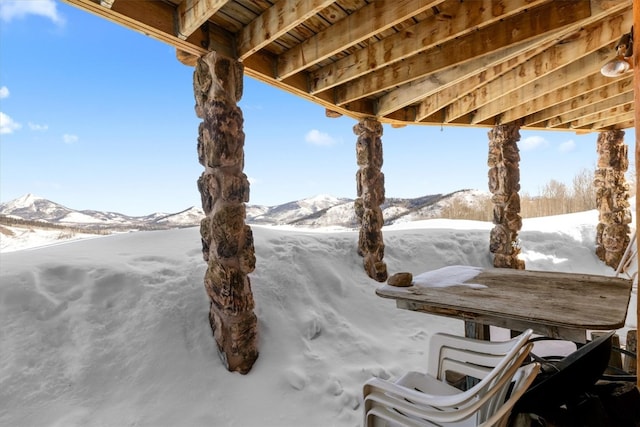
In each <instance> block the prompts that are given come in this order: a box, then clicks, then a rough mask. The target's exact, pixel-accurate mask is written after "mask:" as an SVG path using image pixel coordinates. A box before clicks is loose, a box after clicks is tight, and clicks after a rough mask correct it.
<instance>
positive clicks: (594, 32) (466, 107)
mask: <svg viewBox="0 0 640 427" xmlns="http://www.w3.org/2000/svg"><path fill="white" fill-rule="evenodd" d="M630 25H631V16H629V15H628V14H626V13H622V14H618V15H615V16H613V17H608V18H607V19H605V20H602V21H600V22H598V23H596V24H592V25H590V26H588V27H586V28H585V31H584V33H583V36H582V37H580V38H578V39H575V40H572V41H571V42H569V43H564V44H559V45H556V46H553V47H552V48H550V49H548V50H547V51H545V52H543V53H541V54H539V55H538V56H536V57H535V58H533V59H532V60H531V61H529V62H528V63H527V64H523V65H521V66H520V67H518V68H516V69H514V70H511V71H509V72H508V73H506V74H504V75H502V76H501V77H500V79H497V80H494V81H491V82H488V83H487V84H486V85H484V86H482V87H481V88H479V89H478V90H477V91H475V92H473V93H470V94H469V95H467V96H465V97H463V98H461V99H460V100H458V101H455V102H453V103H452V104H451V105H450V106H449V107H448V108H447V121H451V120H455V119H456V118H457V117H460V116H463V115H465V114H467V113H470V112H472V111H474V110H476V112H475V115H474V119H473V123H480V122H482V121H484V120H486V119H488V118H490V117H493V116H495V115H496V114H499V113H500V112H501V111H498V112H496V109H497V108H499V106H502V107H505V104H506V103H508V104H509V108H510V107H512V106H513V105H519V104H521V103H523V102H526V101H525V100H522V101H520V102H518V103H514V102H513V101H512V100H511V95H510V94H511V93H513V92H516V91H518V89H520V88H523V87H525V86H526V87H528V89H526V90H525V91H526V92H528V93H529V95H528V97H527V98H526V100H529V99H533V98H535V97H537V96H539V95H540V94H541V93H544V92H541V91H540V89H539V86H549V87H555V88H557V87H561V86H562V85H563V84H570V83H572V82H574V81H576V80H578V79H579V78H584V76H585V75H589V74H592V73H594V72H598V71H599V70H600V67H601V66H602V64H603V63H604V61H606V60H607V56H610V55H611V52H610V50H609V49H608V48H607V49H606V50H604V51H602V50H599V49H602V48H603V47H608V46H609V44H610V43H611V40H612V39H617V38H619V37H620V36H621V35H622V34H624V32H626V31H628V28H629V26H630ZM593 61H596V62H593ZM543 78H544V82H543V83H540V82H539V80H540V79H543ZM558 78H562V80H561V81H560V82H558V81H557V80H556V81H555V82H552V80H554V79H558ZM554 83H556V84H554ZM557 83H562V84H557ZM550 90H552V89H550ZM550 90H547V91H545V92H548V91H550ZM496 94H500V96H499V97H496ZM506 109H507V108H504V109H503V110H502V111H504V110H506Z"/></svg>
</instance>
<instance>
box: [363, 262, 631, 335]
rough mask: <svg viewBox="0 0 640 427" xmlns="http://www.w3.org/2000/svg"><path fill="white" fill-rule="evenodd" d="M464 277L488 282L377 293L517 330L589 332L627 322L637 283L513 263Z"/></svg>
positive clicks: (386, 289)
mask: <svg viewBox="0 0 640 427" xmlns="http://www.w3.org/2000/svg"><path fill="white" fill-rule="evenodd" d="M465 283H473V284H481V285H485V286H486V287H485V288H471V287H467V286H450V287H422V286H421V287H416V286H412V287H408V288H393V287H391V286H383V287H381V288H378V289H377V290H376V294H377V295H379V296H381V297H383V298H391V299H395V300H396V301H397V303H398V305H399V306H400V304H402V305H404V306H406V307H411V308H410V309H416V310H419V311H424V312H431V313H434V314H439V315H448V316H451V317H457V318H460V319H463V320H468V321H474V322H478V323H483V324H487V323H488V324H495V325H496V326H502V327H507V328H509V329H514V330H517V329H523V328H522V327H523V326H525V327H526V326H527V325H531V327H532V326H537V327H540V326H543V327H544V328H552V329H553V328H555V329H556V330H574V331H580V330H582V331H583V334H584V331H585V330H587V329H589V330H610V329H617V328H620V327H622V326H623V325H624V322H625V319H626V311H627V306H628V304H629V299H630V295H631V286H632V282H631V281H630V280H628V279H623V278H616V277H608V276H598V275H590V274H579V273H561V272H543V271H531V270H512V269H484V270H482V272H480V273H479V274H478V275H476V276H475V277H473V278H472V279H469V280H467V281H466V282H465ZM603 306H606V307H607V309H606V310H603ZM496 322H502V324H497V323H496Z"/></svg>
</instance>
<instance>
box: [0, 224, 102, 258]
mask: <svg viewBox="0 0 640 427" xmlns="http://www.w3.org/2000/svg"><path fill="white" fill-rule="evenodd" d="M96 237H103V236H102V235H98V234H89V233H80V232H72V231H69V230H63V229H54V228H52V229H42V228H24V227H12V226H6V225H3V226H0V253H3V252H14V251H21V250H25V249H33V248H40V247H43V246H50V245H60V244H64V243H69V242H73V241H76V240H80V239H94V238H96Z"/></svg>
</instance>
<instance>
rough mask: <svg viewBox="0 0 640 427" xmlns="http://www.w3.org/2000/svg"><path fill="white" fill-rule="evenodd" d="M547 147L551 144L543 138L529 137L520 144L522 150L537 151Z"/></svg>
mask: <svg viewBox="0 0 640 427" xmlns="http://www.w3.org/2000/svg"><path fill="white" fill-rule="evenodd" d="M547 145H549V142H548V141H547V140H546V139H544V138H543V137H541V136H528V137H526V138H525V139H523V140H521V141H520V143H519V144H518V146H519V147H520V149H521V150H535V149H536V148H540V147H546V146H547Z"/></svg>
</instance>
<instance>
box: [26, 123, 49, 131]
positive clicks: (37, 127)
mask: <svg viewBox="0 0 640 427" xmlns="http://www.w3.org/2000/svg"><path fill="white" fill-rule="evenodd" d="M27 126H29V129H31V130H33V131H36V132H44V131H46V130H47V129H49V125H39V124H37V123H31V122H29V123H27Z"/></svg>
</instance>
